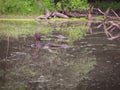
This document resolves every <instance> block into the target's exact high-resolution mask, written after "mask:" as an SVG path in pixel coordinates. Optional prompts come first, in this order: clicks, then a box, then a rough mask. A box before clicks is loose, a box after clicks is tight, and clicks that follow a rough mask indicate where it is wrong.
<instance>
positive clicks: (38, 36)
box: [31, 32, 70, 49]
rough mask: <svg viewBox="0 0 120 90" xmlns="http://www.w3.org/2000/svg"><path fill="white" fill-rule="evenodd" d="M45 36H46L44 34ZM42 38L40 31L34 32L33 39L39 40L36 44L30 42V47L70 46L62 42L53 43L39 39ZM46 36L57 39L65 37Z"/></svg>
mask: <svg viewBox="0 0 120 90" xmlns="http://www.w3.org/2000/svg"><path fill="white" fill-rule="evenodd" d="M45 37H47V36H45ZM42 38H44V36H42V35H41V34H40V33H38V32H36V33H35V34H34V39H35V40H36V41H40V42H39V43H37V44H31V47H40V48H41V47H42V48H64V49H65V48H69V47H70V46H68V45H66V44H63V45H56V44H53V43H42V42H41V41H42V40H43V39H42ZM48 38H55V39H56V38H57V39H66V37H65V36H63V35H53V36H52V35H48Z"/></svg>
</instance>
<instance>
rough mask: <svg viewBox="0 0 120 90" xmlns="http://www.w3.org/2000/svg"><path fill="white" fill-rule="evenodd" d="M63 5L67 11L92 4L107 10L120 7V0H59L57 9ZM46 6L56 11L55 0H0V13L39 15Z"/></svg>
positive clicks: (86, 7)
mask: <svg viewBox="0 0 120 90" xmlns="http://www.w3.org/2000/svg"><path fill="white" fill-rule="evenodd" d="M36 1H37V2H36ZM56 1H57V0H56ZM89 1H90V0H89ZM40 4H42V6H40ZM62 5H64V7H65V9H66V10H67V11H70V10H77V11H80V10H86V9H88V8H89V7H90V6H94V7H97V8H100V9H103V10H106V9H107V8H108V7H110V8H112V9H119V8H120V2H116V1H112V0H106V1H99V0H96V1H95V2H94V3H88V0H58V2H57V4H56V9H57V10H58V11H61V10H62V8H61V6H62ZM45 8H46V9H48V10H50V11H54V10H55V2H54V0H0V15H35V14H36V15H37V14H42V13H43V12H44V9H45Z"/></svg>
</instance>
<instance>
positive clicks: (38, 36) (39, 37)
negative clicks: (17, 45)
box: [34, 32, 41, 41]
mask: <svg viewBox="0 0 120 90" xmlns="http://www.w3.org/2000/svg"><path fill="white" fill-rule="evenodd" d="M34 39H35V40H36V41H41V34H40V33H37V32H36V33H35V34H34Z"/></svg>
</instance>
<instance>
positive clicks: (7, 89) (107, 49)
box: [0, 21, 120, 90]
mask: <svg viewBox="0 0 120 90" xmlns="http://www.w3.org/2000/svg"><path fill="white" fill-rule="evenodd" d="M86 23H87V22H80V21H74V22H73V21H65V22H60V23H59V24H58V23H57V22H54V23H49V24H37V23H35V22H34V21H0V90H119V89H120V69H119V68H120V39H119V38H118V39H115V40H112V41H110V40H108V39H107V37H106V35H105V34H104V32H103V28H100V29H96V28H93V27H95V26H97V25H98V24H99V23H93V24H92V31H93V33H92V34H90V32H89V30H88V29H89V28H90V27H88V26H87V24H86ZM36 32H37V33H38V32H39V33H40V35H42V39H41V41H36V40H35V39H34V34H35V33H36ZM60 37H64V38H60ZM43 43H44V44H45V45H44V46H41V44H43ZM49 45H52V47H51V46H49Z"/></svg>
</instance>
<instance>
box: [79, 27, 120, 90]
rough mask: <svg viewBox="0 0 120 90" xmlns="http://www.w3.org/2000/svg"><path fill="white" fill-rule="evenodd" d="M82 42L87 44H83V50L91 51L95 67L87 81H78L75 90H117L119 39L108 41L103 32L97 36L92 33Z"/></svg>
mask: <svg viewBox="0 0 120 90" xmlns="http://www.w3.org/2000/svg"><path fill="white" fill-rule="evenodd" d="M95 30H98V29H95ZM95 30H94V29H93V31H95ZM95 33H96V32H95ZM84 41H86V43H87V45H86V44H84V46H85V48H89V49H90V50H91V51H93V52H92V53H93V55H95V58H96V65H95V66H94V69H92V70H91V71H90V72H89V73H88V77H89V79H85V80H82V81H80V84H79V85H78V87H77V90H119V89H120V70H119V68H120V66H119V64H120V61H119V60H120V39H119V38H118V39H116V40H113V41H110V40H108V39H107V38H106V36H105V34H104V33H103V32H101V33H98V34H94V32H93V34H92V35H87V36H86V37H85V38H84V39H83V40H82V42H84ZM79 44H81V43H80V42H79ZM81 88H83V89H81Z"/></svg>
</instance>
